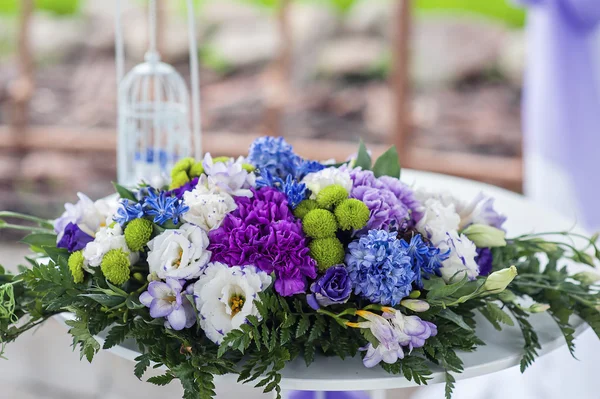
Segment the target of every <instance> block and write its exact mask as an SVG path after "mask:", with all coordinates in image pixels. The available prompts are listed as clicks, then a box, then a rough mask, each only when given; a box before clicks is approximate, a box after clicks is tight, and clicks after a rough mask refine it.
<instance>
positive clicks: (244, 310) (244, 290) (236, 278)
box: [194, 262, 271, 344]
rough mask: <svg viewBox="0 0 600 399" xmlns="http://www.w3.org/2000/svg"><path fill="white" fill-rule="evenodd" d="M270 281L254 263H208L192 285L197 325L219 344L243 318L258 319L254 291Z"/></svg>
mask: <svg viewBox="0 0 600 399" xmlns="http://www.w3.org/2000/svg"><path fill="white" fill-rule="evenodd" d="M270 284H271V277H270V276H269V275H268V274H267V273H265V272H263V271H260V270H258V269H257V268H256V267H254V266H243V267H240V266H234V267H228V266H227V265H225V264H223V263H220V262H213V263H209V264H208V266H207V267H206V270H205V271H204V274H203V275H202V276H201V277H200V279H199V280H198V281H197V282H196V284H194V297H195V299H196V309H198V312H199V313H200V327H202V330H204V333H205V334H206V336H207V337H208V338H209V339H210V340H211V341H213V342H214V343H216V344H220V343H221V342H222V341H223V338H224V337H225V336H226V335H227V333H229V332H230V331H231V330H234V329H236V328H239V327H240V326H241V325H242V324H244V323H245V322H246V317H248V316H250V315H253V316H257V317H259V318H260V314H259V313H258V309H257V308H256V306H255V304H254V301H256V300H257V293H259V292H261V291H262V290H263V289H265V288H267V287H268V286H269V285H270Z"/></svg>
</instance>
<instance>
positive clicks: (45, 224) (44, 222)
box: [0, 211, 54, 229]
mask: <svg viewBox="0 0 600 399" xmlns="http://www.w3.org/2000/svg"><path fill="white" fill-rule="evenodd" d="M0 218H14V219H21V220H27V221H30V222H35V223H38V224H39V225H40V226H41V227H45V228H48V229H54V226H53V225H52V223H51V222H50V221H49V220H47V219H42V218H38V217H35V216H31V215H25V214H23V213H18V212H9V211H2V212H0Z"/></svg>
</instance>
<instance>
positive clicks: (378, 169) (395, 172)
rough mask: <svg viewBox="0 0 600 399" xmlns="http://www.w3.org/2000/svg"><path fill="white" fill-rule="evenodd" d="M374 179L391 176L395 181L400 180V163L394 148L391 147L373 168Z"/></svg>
mask: <svg viewBox="0 0 600 399" xmlns="http://www.w3.org/2000/svg"><path fill="white" fill-rule="evenodd" d="M373 173H374V174H375V177H380V176H391V177H394V178H396V179H399V178H400V161H399V156H398V151H397V150H396V146H393V147H391V148H390V149H389V150H387V151H386V152H384V153H383V154H382V155H381V156H380V157H379V158H377V161H375V165H374V166H373Z"/></svg>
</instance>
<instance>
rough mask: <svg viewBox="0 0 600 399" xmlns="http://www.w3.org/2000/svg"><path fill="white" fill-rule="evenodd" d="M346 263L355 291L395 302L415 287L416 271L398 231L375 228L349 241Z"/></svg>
mask: <svg viewBox="0 0 600 399" xmlns="http://www.w3.org/2000/svg"><path fill="white" fill-rule="evenodd" d="M348 251H349V252H348V253H347V255H346V264H347V265H348V273H349V275H350V280H351V281H352V285H353V287H354V293H355V294H357V295H362V296H364V297H365V298H367V299H369V300H370V301H371V302H373V303H381V304H383V305H390V304H391V305H392V306H395V305H397V304H398V303H400V301H401V300H402V298H404V297H406V296H408V295H409V294H410V292H411V290H412V283H413V281H414V279H415V271H414V270H413V266H412V263H411V258H410V256H408V254H407V252H406V250H405V249H404V248H403V246H402V243H401V241H400V240H398V238H397V237H396V233H395V232H392V233H390V232H387V231H384V230H371V231H369V233H368V234H367V235H365V236H362V237H361V238H360V239H358V240H355V241H353V242H351V243H350V244H349V245H348Z"/></svg>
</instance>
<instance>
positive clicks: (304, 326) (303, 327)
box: [296, 316, 310, 338]
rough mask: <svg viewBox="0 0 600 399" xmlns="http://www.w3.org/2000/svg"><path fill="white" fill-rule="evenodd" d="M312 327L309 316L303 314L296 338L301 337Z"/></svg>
mask: <svg viewBox="0 0 600 399" xmlns="http://www.w3.org/2000/svg"><path fill="white" fill-rule="evenodd" d="M309 327H310V319H309V318H308V316H302V318H301V319H300V322H299V323H298V328H297V329H296V338H300V337H301V336H303V335H304V334H306V332H307V331H308V328H309Z"/></svg>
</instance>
